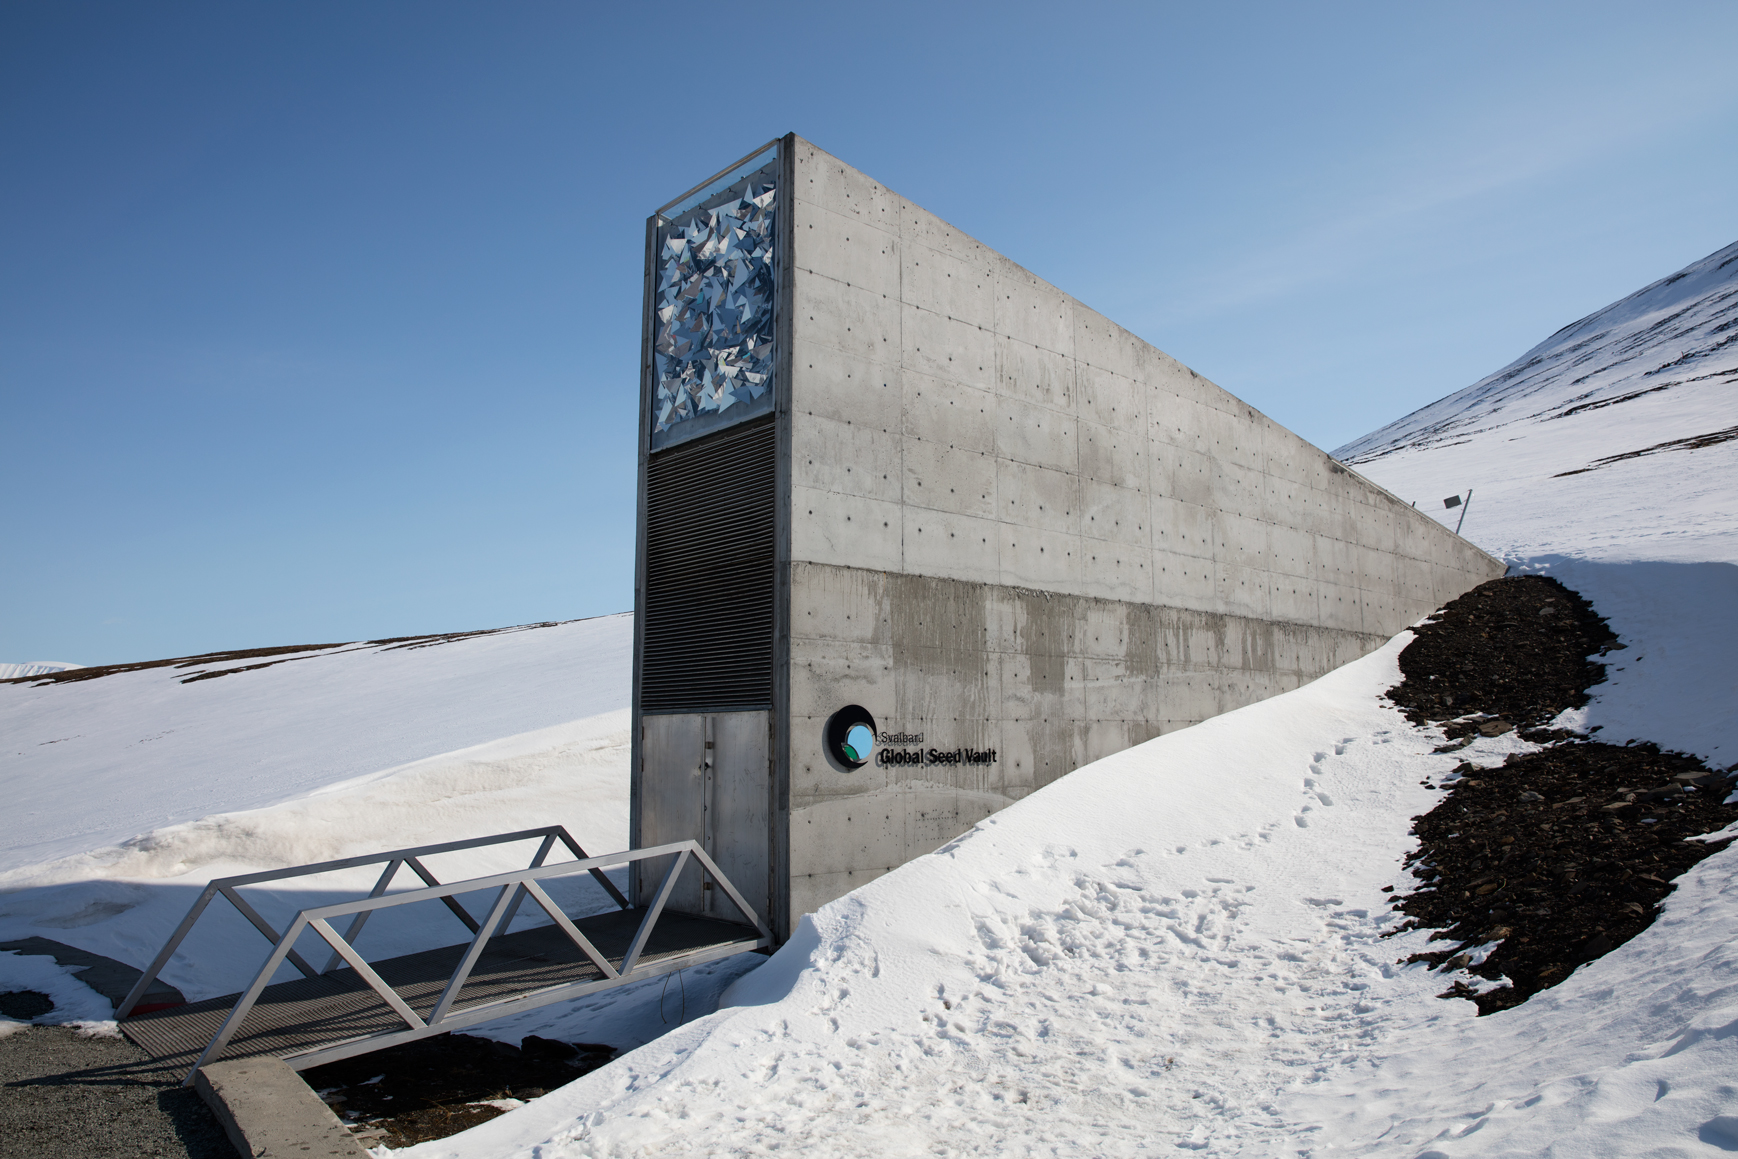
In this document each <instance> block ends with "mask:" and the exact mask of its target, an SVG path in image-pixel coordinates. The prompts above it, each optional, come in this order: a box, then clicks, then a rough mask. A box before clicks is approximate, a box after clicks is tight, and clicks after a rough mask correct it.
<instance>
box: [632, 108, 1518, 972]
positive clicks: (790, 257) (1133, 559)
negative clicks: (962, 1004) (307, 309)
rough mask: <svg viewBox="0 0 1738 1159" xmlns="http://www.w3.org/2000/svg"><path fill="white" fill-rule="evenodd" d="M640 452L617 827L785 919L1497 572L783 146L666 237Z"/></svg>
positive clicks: (1261, 426) (1380, 634)
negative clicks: (629, 734) (625, 817)
mask: <svg viewBox="0 0 1738 1159" xmlns="http://www.w3.org/2000/svg"><path fill="white" fill-rule="evenodd" d="M640 464H641V466H640V496H641V499H640V549H639V568H638V575H637V592H636V608H637V611H638V613H639V622H638V629H637V630H638V632H639V636H638V638H637V641H636V661H635V691H634V741H635V751H634V764H633V775H634V783H633V821H632V825H633V832H632V842H633V844H634V846H635V847H641V846H647V845H654V844H657V843H660V842H668V841H675V840H680V839H685V838H694V839H697V840H700V841H701V842H702V843H703V844H704V846H705V848H707V849H708V851H709V852H711V854H712V855H713V856H714V858H715V859H716V860H717V862H718V863H719V866H720V868H721V869H722V870H723V871H724V872H725V873H726V874H728V875H729V876H730V878H731V880H732V881H734V882H735V883H736V884H737V886H738V887H739V888H740V889H742V891H743V892H744V893H745V894H747V895H748V896H749V897H750V899H751V900H752V901H753V903H754V904H755V905H757V906H764V907H765V908H764V910H763V911H762V912H763V913H764V914H765V916H766V917H767V919H768V922H769V924H770V925H771V926H772V928H773V930H774V932H775V934H776V935H777V936H779V937H780V938H783V937H784V936H787V935H788V933H789V931H790V929H791V928H792V926H793V925H794V923H795V920H796V919H797V918H798V917H800V916H801V915H802V914H803V913H805V912H808V911H811V910H813V909H814V908H816V907H817V906H819V905H821V904H823V903H824V902H826V901H828V900H830V899H832V898H835V897H838V896H839V895H841V894H843V893H845V892H846V891H848V890H850V889H852V888H854V887H856V886H858V885H861V884H863V883H864V882H867V881H869V880H872V879H873V878H875V877H876V876H878V875H880V874H882V873H885V872H887V871H888V870H889V869H891V868H893V867H895V866H897V865H899V864H901V863H903V862H905V861H907V860H910V859H911V858H913V857H916V856H918V855H920V854H922V853H925V852H928V851H930V850H933V849H935V848H936V847H937V846H939V845H941V844H943V843H945V842H946V841H947V840H949V839H950V838H952V837H954V836H956V835H958V834H959V833H961V832H963V831H964V830H966V829H968V828H969V827H971V826H972V825H973V824H975V823H976V822H977V821H979V820H981V819H982V818H984V817H985V816H987V815H989V814H990V813H993V812H995V811H996V810H997V809H1000V808H1003V807H1004V806H1006V805H1008V804H1011V803H1012V802H1014V801H1017V800H1019V799H1020V798H1021V797H1023V796H1025V795H1026V794H1028V793H1030V792H1032V791H1033V790H1035V789H1037V788H1040V787H1042V786H1043V785H1046V784H1048V783H1049V782H1051V781H1053V780H1055V779H1056V778H1058V777H1060V776H1062V775H1064V774H1066V773H1067V772H1069V771H1070V770H1072V769H1074V768H1076V767H1078V766H1080V765H1082V764H1085V763H1087V762H1088V761H1092V760H1094V759H1097V758H1099V757H1102V756H1105V755H1107V754H1110V753H1113V752H1116V751H1118V750H1120V749H1123V748H1126V747H1128V746H1130V745H1134V744H1138V743H1140V742H1141V741H1144V740H1147V739H1149V738H1151V737H1153V736H1156V735H1159V734H1160V733H1163V732H1169V731H1172V730H1174V729H1178V728H1183V727H1185V726H1187V725H1190V724H1194V723H1196V722H1198V721H1201V720H1204V719H1206V718H1208V717H1210V716H1213V715H1216V714H1218V713H1221V712H1225V711H1228V710H1230V709H1233V708H1236V707H1239V706H1241V705H1245V704H1249V703H1252V702H1254V701H1257V700H1260V699H1262V698H1263V697H1267V696H1271V695H1274V694H1275V693H1278V692H1283V691H1286V690H1288V689H1291V688H1296V687H1298V686H1299V685H1301V684H1304V683H1306V682H1308V681H1310V680H1312V679H1314V678H1316V677H1318V676H1320V675H1322V674H1323V673H1325V672H1328V671H1329V670H1331V669H1333V668H1335V667H1337V666H1339V665H1341V664H1344V663H1346V662H1348V661H1350V660H1353V659H1355V658H1357V657H1358V656H1361V655H1363V654H1365V653H1366V652H1368V651H1370V650H1371V649H1373V648H1375V647H1376V646H1378V645H1379V644H1381V643H1382V642H1383V641H1385V640H1386V639H1388V638H1389V637H1390V636H1392V635H1393V634H1394V633H1395V632H1398V631H1400V630H1401V629H1402V628H1404V627H1405V626H1406V625H1407V624H1409V623H1412V622H1414V621H1415V620H1417V619H1418V618H1419V617H1420V616H1423V615H1424V614H1426V613H1428V612H1429V611H1431V610H1432V609H1434V608H1436V607H1439V606H1440V605H1442V604H1443V603H1444V602H1446V601H1447V600H1449V599H1452V598H1453V597H1455V596H1457V595H1459V594H1460V593H1462V592H1464V591H1466V590H1467V589H1469V588H1471V587H1473V586H1475V585H1476V584H1478V583H1481V582H1483V581H1484V580H1487V579H1490V578H1492V577H1494V576H1497V575H1500V574H1502V571H1503V566H1502V564H1501V563H1499V562H1498V561H1497V560H1495V559H1493V558H1491V557H1490V556H1488V555H1486V554H1485V553H1483V552H1481V551H1479V550H1478V549H1477V548H1475V547H1473V546H1472V545H1471V544H1469V543H1467V542H1466V541H1464V540H1462V539H1459V538H1458V537H1456V536H1454V535H1452V534H1450V533H1449V532H1448V531H1446V530H1445V529H1444V528H1442V527H1441V526H1440V525H1439V524H1437V523H1436V522H1435V521H1434V520H1431V519H1429V518H1427V517H1426V516H1424V515H1421V514H1420V513H1418V512H1417V511H1415V510H1413V509H1412V508H1411V507H1410V506H1408V505H1407V504H1405V503H1403V502H1401V501H1399V500H1398V499H1396V498H1395V497H1394V496H1392V495H1390V494H1389V493H1387V492H1386V491H1384V490H1382V489H1381V488H1380V487H1378V486H1376V485H1375V484H1373V483H1370V482H1369V481H1368V480H1365V479H1363V478H1362V477H1360V476H1359V475H1357V474H1356V473H1354V472H1352V471H1350V470H1348V469H1347V468H1346V467H1344V466H1342V465H1341V464H1339V463H1337V462H1335V461H1334V460H1332V459H1331V458H1329V457H1328V456H1327V455H1326V454H1324V453H1323V452H1321V451H1319V450H1317V449H1316V448H1315V447H1313V446H1310V445H1309V444H1308V443H1306V442H1304V441H1303V440H1302V439H1300V438H1298V437H1297V436H1295V435H1293V434H1291V433H1290V432H1289V431H1286V430H1284V429H1283V428H1281V427H1280V426H1278V425H1277V424H1276V423H1274V422H1272V421H1271V420H1269V419H1268V418H1266V417H1265V416H1263V415H1261V414H1259V413H1257V412H1256V411H1255V410H1254V409H1252V408H1251V407H1249V406H1247V405H1245V404H1244V403H1242V402H1240V401H1238V400H1237V399H1236V398H1234V397H1233V396H1231V395H1230V394H1228V393H1226V392H1225V391H1223V390H1221V389H1220V388H1219V387H1217V386H1215V385H1213V384H1212V383H1210V382H1208V381H1207V380H1205V379H1203V378H1202V377H1200V376H1199V375H1197V374H1196V373H1194V372H1193V371H1191V370H1190V369H1189V368H1188V367H1186V366H1183V365H1182V364H1181V363H1179V362H1177V361H1176V360H1175V359H1173V358H1171V357H1169V356H1168V355H1166V354H1165V353H1163V352H1162V351H1160V350H1157V349H1155V348H1154V347H1152V346H1150V345H1148V344H1147V343H1145V342H1143V341H1141V340H1140V339H1139V338H1136V337H1135V336H1134V335H1132V334H1130V333H1128V332H1127V331H1125V330H1123V329H1121V328H1120V327H1118V326H1117V325H1116V324H1115V323H1113V322H1111V321H1109V320H1108V319H1106V318H1104V317H1102V316H1101V315H1099V314H1097V313H1095V312H1094V311H1092V310H1091V309H1089V308H1087V307H1086V306H1084V305H1082V304H1081V303H1079V302H1077V301H1075V300H1074V299H1073V298H1071V297H1069V296H1068V295H1067V294H1065V293H1063V292H1062V291H1060V290H1058V289H1056V288H1055V287H1053V286H1050V285H1048V284H1046V283H1045V282H1043V281H1042V280H1040V279H1039V278H1037V277H1035V276H1033V275H1032V274H1030V273H1028V272H1027V271H1025V270H1023V269H1021V268H1020V267H1019V266H1017V265H1015V264H1014V263H1013V262H1011V261H1009V260H1008V259H1007V258H1005V257H1003V256H1002V255H1000V254H998V253H996V252H994V251H993V250H991V249H989V248H988V247H986V246H984V245H982V244H981V243H979V242H976V241H974V240H973V239H972V238H971V237H969V236H967V235H966V234H964V233H962V232H961V231H959V230H958V229H955V228H954V227H953V226H951V225H949V224H948V223H946V222H944V221H942V220H940V219H939V218H937V217H935V216H934V215H933V214H930V213H927V212H925V211H924V210H923V209H921V208H919V207H918V206H916V205H914V204H912V203H911V202H910V201H907V200H906V199H904V198H903V197H900V196H899V195H898V194H896V193H894V192H893V191H891V190H889V189H887V188H886V187H885V186H882V185H880V184H878V183H877V182H875V181H874V180H872V179H870V178H869V177H867V176H865V175H864V174H862V173H860V172H858V171H857V170H855V169H853V168H851V167H850V166H849V165H846V164H845V163H844V162H842V161H840V160H838V159H837V158H835V157H832V156H829V155H828V154H826V153H824V152H822V151H821V150H820V149H817V148H816V147H815V146H813V145H811V144H809V143H808V142H806V141H804V140H802V139H801V138H798V137H796V136H794V135H792V136H787V137H784V138H781V139H780V140H778V141H776V142H774V143H772V144H771V145H769V146H768V147H767V149H766V150H764V151H762V152H761V153H759V154H756V155H754V156H752V157H751V158H749V159H747V160H745V162H743V163H742V164H740V165H739V166H736V167H734V168H733V169H731V170H729V171H726V173H724V174H721V175H720V177H719V178H717V179H715V180H714V181H712V182H708V183H707V184H706V185H704V186H702V187H700V188H699V189H697V190H695V191H692V192H691V193H690V194H689V195H686V196H685V198H684V199H680V200H679V201H678V202H676V203H672V205H670V206H666V207H665V208H664V210H662V211H660V213H659V214H658V215H656V216H654V218H653V219H652V221H651V222H650V223H649V228H648V239H647V290H646V323H645V357H644V372H643V378H642V423H641V431H640ZM847 708H850V709H852V710H854V711H855V710H858V709H860V710H862V714H863V715H864V716H866V718H867V719H869V720H871V721H872V725H871V726H870V727H871V728H872V729H873V731H874V733H875V734H876V735H875V740H874V745H873V748H872V749H871V750H870V751H869V752H867V753H862V752H859V751H858V750H857V749H855V748H842V747H841V744H842V743H843V742H842V741H841V739H840V738H842V737H843V736H844V732H843V731H842V730H844V729H845V728H847V727H848V725H849V723H850V720H851V719H855V717H854V716H853V715H852V714H851V713H847V714H845V716H842V717H841V716H837V715H836V714H839V713H840V711H841V710H842V709H847ZM829 721H834V723H835V728H836V731H837V735H835V736H834V737H833V742H834V743H831V744H829V738H828V723H829ZM858 735H859V736H861V735H865V734H858ZM859 756H864V757H867V759H866V760H864V761H863V762H862V763H858V762H857V760H856V759H854V758H856V757H859ZM658 880H659V878H658V874H657V872H656V871H655V870H653V869H647V871H646V873H645V874H644V878H643V880H642V881H640V882H639V883H638V884H637V886H636V888H637V889H638V890H639V891H640V892H641V894H642V895H643V894H645V893H646V892H647V891H649V890H650V889H652V888H655V887H656V885H657V883H658ZM762 883H764V884H762ZM709 896H710V895H709V892H708V890H707V888H706V883H705V882H704V881H702V880H701V879H700V878H699V877H698V876H693V877H691V879H689V880H687V881H685V882H684V883H683V884H682V885H681V886H680V887H679V888H678V892H677V894H676V895H675V896H674V898H673V899H672V904H673V905H677V906H678V907H680V908H684V909H689V910H693V911H694V912H708V910H709V905H710V903H709Z"/></svg>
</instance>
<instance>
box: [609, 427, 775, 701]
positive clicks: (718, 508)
mask: <svg viewBox="0 0 1738 1159" xmlns="http://www.w3.org/2000/svg"><path fill="white" fill-rule="evenodd" d="M773 429H774V428H773V424H772V422H771V421H770V420H769V421H765V422H759V423H755V424H753V425H751V426H745V427H737V428H732V429H729V430H725V431H721V432H719V433H718V434H715V435H713V436H711V437H710V438H705V439H700V440H698V441H696V442H693V443H686V444H683V445H681V446H677V447H672V448H670V449H669V450H665V451H659V452H656V453H654V454H652V455H651V456H650V457H649V458H648V459H647V460H646V593H645V595H646V604H645V617H646V620H645V629H644V632H645V635H644V641H645V642H644V645H643V648H644V650H643V652H642V654H641V663H640V710H641V711H642V712H649V713H660V712H721V711H725V710H729V709H750V708H771V707H772V644H773V639H772V634H773V507H774V451H773V447H774V443H773Z"/></svg>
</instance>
